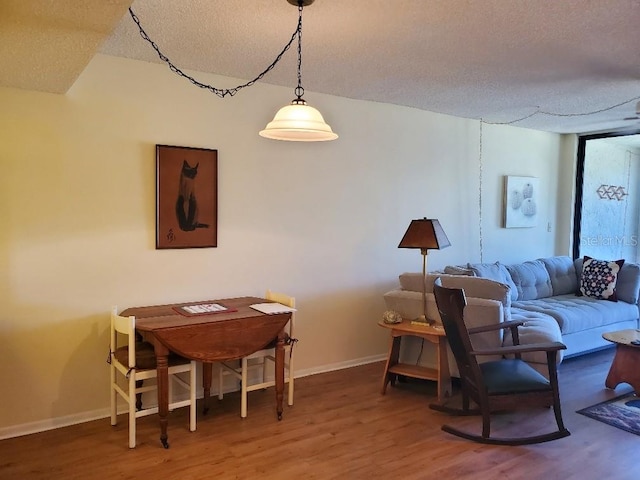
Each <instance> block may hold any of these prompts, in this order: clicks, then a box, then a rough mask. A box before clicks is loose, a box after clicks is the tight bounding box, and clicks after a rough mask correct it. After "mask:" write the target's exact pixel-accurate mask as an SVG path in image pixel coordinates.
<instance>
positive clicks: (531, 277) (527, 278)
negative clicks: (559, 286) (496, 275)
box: [507, 260, 553, 301]
mask: <svg viewBox="0 0 640 480" xmlns="http://www.w3.org/2000/svg"><path fill="white" fill-rule="evenodd" d="M507 270H508V271H509V273H510V274H511V278H512V280H513V282H514V283H515V285H516V288H517V290H518V301H520V300H535V299H536V298H546V297H550V296H551V295H553V288H552V286H551V278H550V277H549V272H547V269H546V268H545V266H544V263H542V261H541V260H530V261H527V262H524V263H516V264H513V265H507Z"/></svg>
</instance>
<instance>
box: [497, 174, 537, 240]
mask: <svg viewBox="0 0 640 480" xmlns="http://www.w3.org/2000/svg"><path fill="white" fill-rule="evenodd" d="M539 198H540V191H539V184H538V179H537V178H535V177H514V176H505V177H504V227H505V228H522V227H535V226H536V225H537V224H538V199H539Z"/></svg>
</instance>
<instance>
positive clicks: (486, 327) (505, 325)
mask: <svg viewBox="0 0 640 480" xmlns="http://www.w3.org/2000/svg"><path fill="white" fill-rule="evenodd" d="M524 324H525V322H524V320H509V321H506V322H500V323H495V324H493V325H483V326H481V327H472V328H469V329H467V331H468V332H469V335H472V334H474V333H482V332H491V331H493V330H501V329H505V328H514V327H519V326H521V325H524Z"/></svg>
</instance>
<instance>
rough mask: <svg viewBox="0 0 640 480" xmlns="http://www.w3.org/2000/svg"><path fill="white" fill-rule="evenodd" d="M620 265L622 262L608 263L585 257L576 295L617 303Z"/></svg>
mask: <svg viewBox="0 0 640 480" xmlns="http://www.w3.org/2000/svg"><path fill="white" fill-rule="evenodd" d="M622 265H624V260H616V261H612V262H609V261H607V260H596V259H595V258H591V257H587V256H585V257H584V260H583V262H582V276H581V277H580V289H579V291H578V295H580V296H582V295H584V296H587V297H591V298H597V299H600V300H610V301H612V302H617V301H618V296H617V295H616V283H617V282H618V273H619V272H620V269H621V268H622Z"/></svg>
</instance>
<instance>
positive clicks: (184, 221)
mask: <svg viewBox="0 0 640 480" xmlns="http://www.w3.org/2000/svg"><path fill="white" fill-rule="evenodd" d="M199 165H200V163H199V162H198V163H196V165H195V166H193V167H192V166H191V165H189V164H188V163H187V161H186V160H183V161H182V170H181V171H180V183H179V186H178V198H177V199H176V218H177V220H178V226H179V227H180V230H182V231H184V232H192V231H193V230H195V229H196V228H209V225H207V224H206V223H200V222H198V199H197V198H196V177H197V176H198V166H199Z"/></svg>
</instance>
